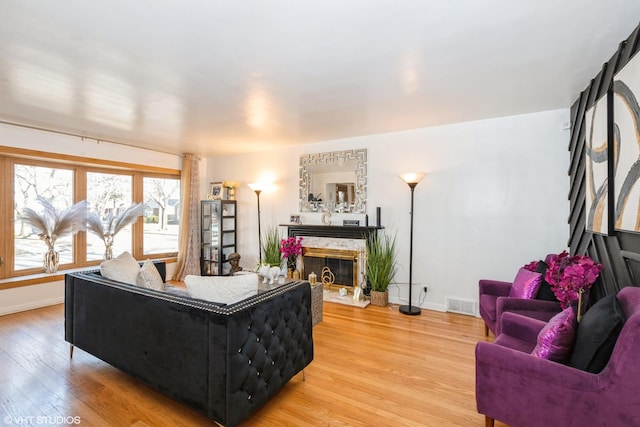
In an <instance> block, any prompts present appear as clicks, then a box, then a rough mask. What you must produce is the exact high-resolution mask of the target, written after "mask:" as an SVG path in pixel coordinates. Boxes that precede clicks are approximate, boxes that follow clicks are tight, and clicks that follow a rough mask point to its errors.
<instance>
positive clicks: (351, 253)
mask: <svg viewBox="0 0 640 427" xmlns="http://www.w3.org/2000/svg"><path fill="white" fill-rule="evenodd" d="M286 227H287V229H288V235H289V236H290V237H303V240H302V257H301V258H302V277H303V278H304V279H307V278H308V277H309V274H310V273H312V272H313V273H315V274H316V276H317V280H318V282H323V280H322V270H323V269H325V268H326V269H328V271H329V272H330V273H331V274H333V276H334V285H333V286H332V287H333V288H346V289H347V290H349V291H352V290H353V289H354V288H355V287H356V286H361V287H364V285H365V277H366V276H365V269H366V246H367V239H368V238H369V236H371V235H372V234H373V233H375V232H376V231H377V230H378V227H357V226H352V227H349V226H335V225H334V226H331V225H329V226H327V225H301V224H296V225H292V224H286ZM325 271H326V270H325Z"/></svg>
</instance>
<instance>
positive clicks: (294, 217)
mask: <svg viewBox="0 0 640 427" xmlns="http://www.w3.org/2000/svg"><path fill="white" fill-rule="evenodd" d="M289 222H290V223H291V224H300V215H291V217H290V218H289Z"/></svg>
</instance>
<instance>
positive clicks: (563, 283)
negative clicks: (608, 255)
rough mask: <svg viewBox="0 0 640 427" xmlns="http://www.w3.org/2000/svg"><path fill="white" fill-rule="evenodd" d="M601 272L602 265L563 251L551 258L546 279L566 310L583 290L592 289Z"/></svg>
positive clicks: (585, 257)
mask: <svg viewBox="0 0 640 427" xmlns="http://www.w3.org/2000/svg"><path fill="white" fill-rule="evenodd" d="M601 271H602V264H597V263H595V262H594V261H593V260H592V259H591V258H589V257H588V256H581V255H574V256H569V254H568V253H567V251H563V252H562V253H560V254H558V255H554V256H553V257H552V258H551V261H550V262H549V268H548V269H547V272H546V273H545V276H544V279H545V280H546V281H547V282H548V283H549V285H551V290H552V291H553V293H554V294H555V296H556V298H558V301H560V305H561V306H562V308H563V309H564V308H567V307H569V306H570V305H571V301H576V300H577V299H578V297H579V295H580V292H581V290H582V292H585V291H587V290H588V289H589V288H591V285H593V283H594V282H595V281H596V279H597V278H598V276H599V275H600V272H601Z"/></svg>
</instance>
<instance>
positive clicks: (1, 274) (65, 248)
mask: <svg viewBox="0 0 640 427" xmlns="http://www.w3.org/2000/svg"><path fill="white" fill-rule="evenodd" d="M3 151H4V152H5V153H6V152H9V153H10V154H9V155H7V156H4V155H0V165H2V167H0V174H2V177H3V178H2V179H1V180H0V202H1V203H0V214H1V217H2V218H3V219H7V220H6V221H4V220H3V222H4V224H6V226H5V225H3V226H2V230H5V231H4V232H6V233H7V234H9V235H12V237H10V238H9V240H6V239H5V240H4V241H2V242H0V249H1V252H2V253H0V257H1V259H2V261H5V260H6V261H7V262H2V263H0V279H3V278H5V279H6V278H10V277H16V278H19V277H20V276H26V275H32V274H38V273H43V268H42V265H43V264H42V263H43V254H44V253H45V252H46V250H47V247H46V244H45V243H44V242H43V241H42V240H41V239H40V237H39V236H38V233H37V232H36V231H35V230H33V229H32V227H29V226H27V225H26V224H24V223H23V222H22V221H20V216H21V212H22V211H23V210H24V209H25V208H26V207H29V208H32V209H34V210H36V211H39V210H42V207H41V205H40V204H39V203H38V201H37V200H38V197H43V198H45V199H47V200H48V201H50V202H51V203H52V204H53V205H54V206H55V207H56V208H57V209H59V210H64V209H66V208H68V207H69V206H71V205H72V204H74V203H77V202H79V201H81V200H86V201H87V209H88V212H95V213H97V214H98V216H99V218H100V219H101V220H103V221H105V224H106V221H107V220H108V218H109V216H110V215H118V214H119V213H121V212H122V211H123V210H124V209H127V208H128V207H129V206H131V205H132V204H133V203H140V202H141V203H144V204H145V211H144V214H143V216H142V217H140V218H138V220H137V222H136V223H135V224H133V225H129V226H127V227H125V228H123V229H121V230H119V232H118V233H117V234H116V236H115V238H114V243H113V254H114V256H118V255H119V254H120V253H122V252H123V251H129V252H131V253H132V254H133V256H134V257H136V258H137V259H140V260H142V259H145V258H160V257H172V256H176V254H177V252H178V232H179V223H180V173H179V171H176V170H168V169H161V168H155V167H151V168H150V167H145V166H143V165H132V164H125V163H117V162H109V161H105V162H104V165H102V164H98V163H97V161H96V159H84V158H80V157H74V156H64V159H61V161H59V162H56V161H45V160H43V157H46V158H55V155H53V154H51V155H49V154H47V153H44V155H43V153H42V152H37V153H36V152H33V155H34V157H33V158H30V157H29V156H25V154H24V153H25V151H26V152H28V150H20V151H19V154H20V156H19V157H18V156H16V157H12V155H11V149H7V147H3ZM16 151H18V150H16ZM36 155H37V156H38V158H36V157H35V156H36ZM158 170H160V172H158ZM55 249H56V251H58V252H59V254H60V266H59V272H61V273H63V272H64V270H65V269H69V268H81V267H86V266H97V265H98V264H99V263H100V262H101V261H102V260H103V259H104V253H105V244H104V242H103V240H102V239H101V238H100V237H99V236H97V235H95V234H93V233H85V232H80V233H77V234H76V235H74V236H65V237H62V238H58V239H57V241H56V243H55Z"/></svg>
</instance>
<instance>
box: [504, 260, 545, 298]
mask: <svg viewBox="0 0 640 427" xmlns="http://www.w3.org/2000/svg"><path fill="white" fill-rule="evenodd" d="M541 284H542V275H541V274H540V273H536V272H535V271H529V270H527V269H526V268H524V267H523V268H521V269H520V270H518V274H517V275H516V278H515V279H513V284H512V285H511V289H509V296H510V297H515V298H524V299H532V298H535V296H536V295H537V294H538V291H539V290H540V285H541Z"/></svg>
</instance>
